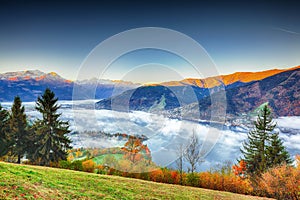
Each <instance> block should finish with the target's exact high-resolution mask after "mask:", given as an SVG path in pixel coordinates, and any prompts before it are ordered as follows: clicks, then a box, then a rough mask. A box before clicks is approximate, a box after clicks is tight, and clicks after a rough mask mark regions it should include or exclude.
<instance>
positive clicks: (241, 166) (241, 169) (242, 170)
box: [232, 160, 247, 178]
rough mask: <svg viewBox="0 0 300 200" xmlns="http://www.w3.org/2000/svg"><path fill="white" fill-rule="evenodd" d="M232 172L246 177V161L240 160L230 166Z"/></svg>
mask: <svg viewBox="0 0 300 200" xmlns="http://www.w3.org/2000/svg"><path fill="white" fill-rule="evenodd" d="M232 170H233V173H234V174H235V175H236V176H239V177H241V178H245V177H246V170H247V163H246V162H245V161H244V160H241V161H240V162H239V163H238V164H237V165H234V166H232Z"/></svg>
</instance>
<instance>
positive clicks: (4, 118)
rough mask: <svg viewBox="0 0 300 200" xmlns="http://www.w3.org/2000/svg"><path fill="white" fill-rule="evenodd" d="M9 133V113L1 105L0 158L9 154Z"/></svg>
mask: <svg viewBox="0 0 300 200" xmlns="http://www.w3.org/2000/svg"><path fill="white" fill-rule="evenodd" d="M8 131H9V113H8V111H7V110H5V109H3V108H2V106H1V105H0V156H4V155H5V154H6V153H7V152H8V146H9V141H8V139H7V134H8Z"/></svg>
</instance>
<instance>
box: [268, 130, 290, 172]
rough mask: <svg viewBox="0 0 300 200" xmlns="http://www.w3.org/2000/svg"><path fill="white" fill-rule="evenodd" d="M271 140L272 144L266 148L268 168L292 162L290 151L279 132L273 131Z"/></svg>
mask: <svg viewBox="0 0 300 200" xmlns="http://www.w3.org/2000/svg"><path fill="white" fill-rule="evenodd" d="M269 142H270V145H269V146H268V147H267V150H266V151H267V152H266V153H267V166H268V168H272V167H275V166H277V165H280V164H282V163H286V164H291V163H292V160H291V158H290V155H289V153H288V152H287V151H286V149H285V147H284V146H283V142H282V140H281V139H280V138H279V133H273V134H272V135H271V136H270V138H269Z"/></svg>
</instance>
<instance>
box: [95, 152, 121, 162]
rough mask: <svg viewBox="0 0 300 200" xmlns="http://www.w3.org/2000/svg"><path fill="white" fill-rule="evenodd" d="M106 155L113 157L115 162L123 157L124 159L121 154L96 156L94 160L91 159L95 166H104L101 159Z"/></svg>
mask: <svg viewBox="0 0 300 200" xmlns="http://www.w3.org/2000/svg"><path fill="white" fill-rule="evenodd" d="M107 155H112V156H114V157H115V159H116V160H121V159H123V157H124V155H123V154H104V155H101V156H97V157H96V158H93V161H94V162H95V163H96V164H97V165H100V164H104V163H103V159H104V158H105V157H106V156H107Z"/></svg>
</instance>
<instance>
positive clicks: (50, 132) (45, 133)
mask: <svg viewBox="0 0 300 200" xmlns="http://www.w3.org/2000/svg"><path fill="white" fill-rule="evenodd" d="M57 101H58V99H57V98H55V94H54V92H52V91H51V90H50V89H49V88H47V89H46V90H45V92H44V94H43V95H42V96H41V97H38V99H37V102H36V110H37V111H39V112H40V113H41V114H42V119H41V120H37V121H36V122H35V124H34V138H35V139H34V140H35V151H34V152H33V154H32V159H33V160H34V161H35V162H36V163H39V164H40V165H47V166H49V165H50V162H58V161H59V160H65V159H66V158H67V150H68V149H70V148H71V146H70V143H71V140H70V139H69V138H68V137H67V136H66V134H68V133H70V130H69V123H68V122H67V121H61V120H60V119H59V117H60V116H61V114H58V113H57V112H58V109H59V108H60V106H59V105H58V104H57Z"/></svg>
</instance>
